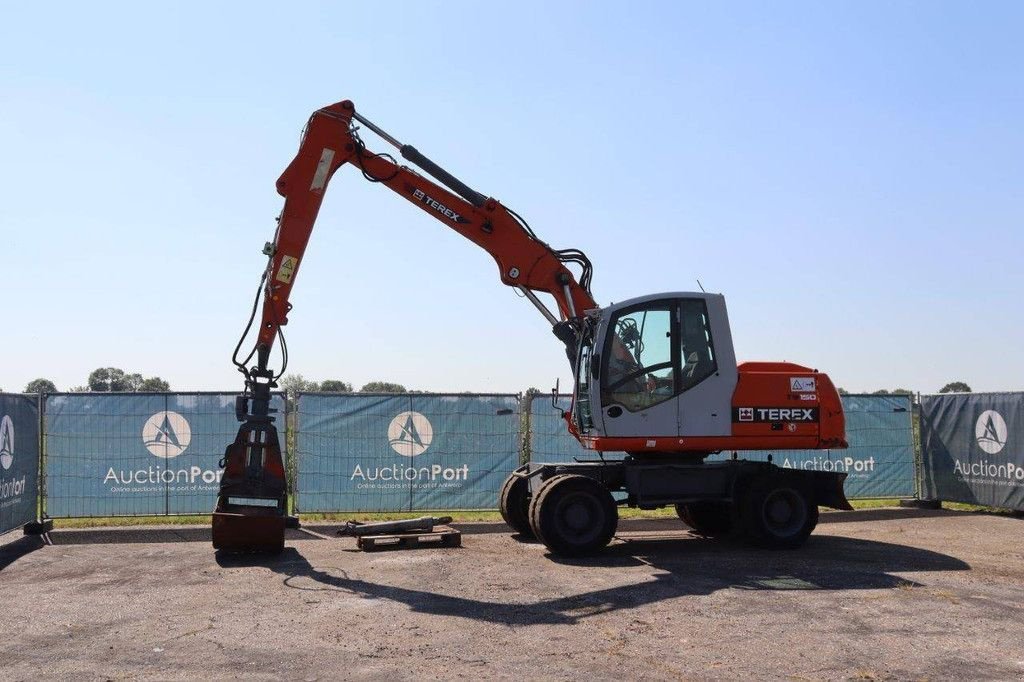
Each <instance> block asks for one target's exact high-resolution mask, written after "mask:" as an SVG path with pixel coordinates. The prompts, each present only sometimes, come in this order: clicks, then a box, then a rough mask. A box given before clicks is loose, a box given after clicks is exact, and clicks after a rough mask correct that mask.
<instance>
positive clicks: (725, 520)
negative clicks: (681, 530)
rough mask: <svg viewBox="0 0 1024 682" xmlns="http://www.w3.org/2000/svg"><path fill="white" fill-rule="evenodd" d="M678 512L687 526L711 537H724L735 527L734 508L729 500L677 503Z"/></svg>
mask: <svg viewBox="0 0 1024 682" xmlns="http://www.w3.org/2000/svg"><path fill="white" fill-rule="evenodd" d="M676 514H678V515H679V518H680V519H682V521H683V523H685V524H686V525H687V526H689V527H690V528H692V529H693V530H694V531H696V532H697V533H698V534H700V535H704V536H706V537H709V538H719V537H724V536H726V535H729V534H731V533H732V531H733V529H734V528H735V523H734V522H733V508H732V505H731V504H729V503H728V502H720V501H718V500H706V501H704V502H691V503H689V504H677V505H676Z"/></svg>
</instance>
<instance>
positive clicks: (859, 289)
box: [0, 2, 1024, 392]
mask: <svg viewBox="0 0 1024 682" xmlns="http://www.w3.org/2000/svg"><path fill="white" fill-rule="evenodd" d="M3 16H4V21H3V24H2V26H0V149H2V150H3V159H4V162H3V163H2V164H0V188H2V189H0V196H2V199H3V200H2V202H0V262H2V263H3V267H2V272H3V291H4V296H3V299H4V315H3V317H4V320H5V325H4V334H3V337H2V341H0V386H2V387H3V388H4V389H6V390H20V389H21V388H22V387H23V386H24V384H25V383H26V382H27V381H29V380H30V379H33V378H35V377H37V376H45V377H49V378H51V379H52V380H54V381H55V382H56V383H57V385H58V387H60V388H62V389H64V388H69V387H71V386H74V385H76V384H82V383H84V381H85V378H86V376H87V375H88V373H89V371H91V370H92V369H94V368H95V367H99V366H109V365H113V366H118V367H122V368H124V369H126V370H128V371H138V372H141V373H143V374H144V375H147V376H148V375H153V374H156V375H160V376H163V377H164V378H166V379H168V380H169V381H170V382H171V385H172V386H173V387H174V388H176V389H226V390H234V389H236V388H240V385H241V381H240V377H239V376H238V374H237V373H236V372H235V371H234V369H233V367H232V365H231V364H230V362H229V355H230V351H231V350H232V348H233V347H234V343H235V341H236V338H237V335H238V333H239V332H240V331H241V328H242V326H243V324H244V322H245V318H246V315H247V313H248V307H249V305H250V301H251V295H252V293H253V291H254V287H255V285H256V282H257V280H258V277H259V273H260V271H261V268H262V267H263V264H264V257H263V256H262V255H261V253H260V251H261V249H262V246H263V243H264V242H265V241H266V240H268V239H270V238H271V236H272V234H273V229H274V221H273V219H274V216H275V215H276V214H277V212H278V211H279V209H280V206H281V200H280V198H279V197H278V196H277V194H276V192H275V191H274V182H275V180H276V179H277V177H278V175H279V174H280V172H281V171H282V170H283V169H284V168H285V166H286V165H287V164H288V162H289V161H290V160H291V158H292V156H293V155H294V153H295V150H296V148H297V144H298V139H299V132H300V130H301V128H302V126H303V124H304V123H305V121H306V119H307V117H308V116H309V114H310V112H311V111H313V110H314V109H316V108H318V107H319V106H322V105H326V104H329V103H331V102H334V101H338V100H342V99H352V100H353V101H354V102H355V103H356V106H357V108H358V109H359V110H360V111H361V112H362V113H364V114H365V115H366V116H368V117H369V118H370V119H371V120H373V121H375V122H376V123H378V124H379V125H381V126H382V127H384V128H385V129H386V130H388V131H389V132H391V133H392V134H394V135H395V136H397V137H398V138H399V139H401V140H402V141H404V142H408V143H411V144H414V145H416V146H417V147H418V148H419V149H420V150H421V151H422V152H424V153H425V154H427V155H428V156H430V157H432V158H433V159H434V160H435V161H438V162H439V163H441V165H443V166H445V167H446V168H448V169H449V170H450V171H452V172H453V173H454V174H455V175H456V176H458V177H460V178H462V179H463V180H465V181H466V182H467V183H468V184H470V185H471V186H473V187H474V188H476V189H478V190H479V191H481V192H483V193H485V194H488V195H491V196H494V197H496V198H498V199H500V200H501V201H503V202H504V203H506V204H507V205H509V206H511V207H512V208H514V209H515V210H516V211H518V212H519V213H520V214H521V215H523V216H524V217H525V218H526V219H527V220H528V221H529V222H530V223H531V225H532V226H533V228H534V229H535V230H536V231H537V232H538V233H539V234H540V235H541V236H542V237H543V238H544V239H546V240H547V241H549V242H550V243H551V244H552V245H554V246H555V247H558V248H565V247H578V248H581V249H583V250H584V251H586V252H587V253H588V255H589V256H590V258H591V259H592V261H593V262H594V266H595V275H594V284H593V290H594V294H595V297H596V298H597V299H598V301H599V302H602V303H606V302H609V301H620V300H623V299H626V298H630V297H633V296H637V295H641V294H645V293H652V292H656V291H678V290H693V289H695V288H696V280H697V279H698V278H699V279H700V281H701V282H702V284H703V285H704V287H705V288H706V289H708V290H709V291H712V290H713V291H721V292H723V293H724V294H725V295H726V299H727V301H728V303H729V310H730V317H731V322H732V327H733V336H734V340H735V343H736V351H737V356H738V357H739V358H741V359H763V360H790V361H795V362H801V363H804V364H808V365H811V366H812V367H815V368H818V369H821V370H823V371H827V372H828V373H829V374H830V375H831V376H832V377H833V379H834V380H835V381H836V382H837V383H838V384H839V385H841V386H844V387H846V388H847V389H849V390H851V391H858V390H874V389H876V388H883V387H884V388H894V387H897V386H899V387H906V388H911V389H914V390H919V391H922V392H928V391H934V390H936V389H938V388H939V387H941V386H942V385H943V384H944V383H946V382H947V381H951V380H963V381H966V382H968V383H969V384H970V385H971V386H972V387H974V389H975V390H1012V389H1021V388H1022V380H1024V360H1022V359H1021V352H1020V349H1021V348H1022V347H1024V323H1022V321H1021V314H1020V311H1021V304H1020V298H1021V294H1022V293H1024V275H1022V274H1021V267H1020V262H1021V253H1022V250H1024V249H1022V247H1024V237H1022V229H1021V228H1022V222H1024V182H1022V180H1024V123H1022V122H1024V75H1022V74H1024V47H1022V43H1021V40H1020V36H1021V34H1022V30H1024V6H1022V5H1020V4H1019V3H997V2H991V3H984V4H981V5H977V4H971V3H959V4H955V3H938V2H919V3H910V2H900V3H853V2H849V3H839V2H834V3H781V4H780V3H763V4H761V3H755V4H747V3H733V4H712V5H711V6H708V4H707V3H701V4H697V3H675V2H664V3H647V2H637V3H630V4H629V5H628V6H627V5H623V4H622V3H530V2H517V3H504V4H498V3H463V2H419V3H391V4H383V3H359V4H348V3H340V2H339V3H329V4H326V3H325V4H314V3H253V2H249V3H234V4H231V3H187V2H183V3H165V4H162V5H157V4H155V3H89V4H84V3H67V4H64V5H61V4H39V3H5V5H4V10H3ZM366 139H367V142H368V144H369V146H370V147H371V148H372V149H378V150H380V151H384V148H383V143H382V142H380V141H378V140H377V139H376V138H373V137H370V136H367V137H366ZM292 301H293V303H294V305H295V309H294V311H293V312H292V314H291V316H290V324H289V325H288V327H287V328H286V332H287V336H288V342H289V348H290V351H291V364H290V366H289V371H290V372H297V373H302V374H304V375H305V376H307V377H309V378H316V379H323V378H338V379H343V380H346V381H350V382H353V383H355V384H356V385H357V386H358V385H361V384H362V383H365V382H366V381H370V380H374V379H382V380H391V381H397V382H400V383H403V384H405V385H406V386H409V387H412V388H418V389H423V390H450V391H463V390H472V391H511V392H515V391H520V390H523V389H525V388H527V387H528V386H538V387H541V388H543V389H546V388H548V387H550V386H551V385H552V384H553V382H554V379H555V377H561V378H562V383H563V386H564V385H565V384H566V382H567V380H568V377H569V371H568V367H567V365H566V363H565V358H564V354H563V353H562V350H561V348H560V346H559V344H558V342H557V341H556V340H555V339H554V337H552V336H551V334H550V331H549V330H548V327H547V325H546V323H545V322H544V320H543V319H542V318H541V317H540V316H539V315H537V313H536V311H534V310H533V309H532V307H531V306H530V305H529V304H528V303H527V302H525V301H523V300H520V299H518V298H517V297H516V296H515V294H514V293H513V291H512V290H510V289H507V288H505V287H503V286H502V285H501V284H500V283H499V281H498V277H497V273H496V271H495V267H494V263H493V261H492V260H491V259H490V258H489V257H488V256H487V255H486V254H485V253H483V252H480V251H478V250H477V249H476V247H474V246H473V245H471V244H469V243H468V242H464V241H463V240H462V239H461V238H460V237H458V236H457V235H455V234H454V233H451V232H446V229H445V228H444V226H443V225H442V224H441V223H439V222H436V221H432V220H430V219H429V218H428V217H426V216H424V215H423V214H422V213H421V212H419V211H417V210H416V209H415V208H414V207H412V206H410V205H408V204H407V203H406V202H404V201H401V200H400V199H398V198H397V197H396V196H395V195H392V194H391V193H390V192H388V191H387V190H385V189H383V188H382V187H380V186H375V185H371V184H370V183H367V182H365V181H364V180H363V179H362V177H361V176H360V175H359V173H358V172H353V171H352V169H343V170H342V171H340V172H339V173H338V175H336V176H335V178H334V180H333V182H332V184H331V187H330V189H329V192H328V197H327V199H326V200H325V202H324V207H323V210H322V211H321V214H320V218H319V221H318V223H317V228H316V230H315V232H314V234H313V238H312V240H311V242H310V246H309V250H308V251H307V257H306V259H305V260H304V262H303V267H302V271H301V273H300V275H299V277H298V279H297V284H296V287H295V290H294V292H293V299H292Z"/></svg>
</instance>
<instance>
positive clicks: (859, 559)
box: [217, 536, 970, 625]
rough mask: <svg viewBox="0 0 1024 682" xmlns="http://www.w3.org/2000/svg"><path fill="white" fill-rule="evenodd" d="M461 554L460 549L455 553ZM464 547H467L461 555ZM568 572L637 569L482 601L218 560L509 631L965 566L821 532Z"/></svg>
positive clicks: (645, 547)
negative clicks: (678, 602)
mask: <svg viewBox="0 0 1024 682" xmlns="http://www.w3.org/2000/svg"><path fill="white" fill-rule="evenodd" d="M461 551H467V550H466V549H463V550H461ZM469 551H472V550H469ZM557 561H558V563H562V564H568V565H571V566H575V567H581V568H583V567H588V566H590V567H622V568H629V567H633V568H636V567H641V566H643V565H646V566H648V567H650V568H653V569H654V572H653V575H652V573H651V571H650V570H644V571H643V575H642V576H641V578H642V579H640V580H638V581H635V582H632V583H630V584H627V585H621V586H618V587H612V588H606V589H601V590H592V591H583V592H579V593H576V594H567V595H564V596H560V597H557V598H552V599H542V600H539V601H528V600H522V599H519V600H517V599H516V598H515V592H514V591H513V590H512V588H510V589H509V590H507V591H505V590H502V591H498V592H496V594H508V595H510V600H509V601H488V600H480V599H471V598H467V597H459V596H452V595H450V594H442V593H439V592H432V591H428V590H421V589H414V588H410V587H401V586H396V585H383V584H379V583H374V582H370V581H367V580H363V579H361V578H358V577H350V576H349V575H348V574H347V572H346V571H345V570H343V569H338V568H334V567H330V568H326V567H325V568H318V567H315V566H313V565H312V564H310V563H309V561H308V560H307V559H306V558H305V557H304V556H303V555H302V554H301V553H300V552H299V551H297V550H296V549H295V548H293V547H288V548H286V549H285V551H284V552H283V553H282V554H281V555H279V556H276V557H273V558H271V557H257V556H253V557H245V556H238V555H223V556H221V555H218V557H217V562H218V564H220V565H221V566H224V567H243V566H262V567H266V568H269V569H271V570H273V571H275V572H276V573H278V574H280V575H282V576H283V577H284V580H283V582H284V584H285V585H286V586H288V587H290V588H293V589H299V590H316V591H321V590H328V591H330V590H339V591H343V592H347V593H350V594H355V595H359V596H361V597H364V598H366V599H385V600H389V601H394V602H399V603H402V604H406V605H407V606H408V607H409V608H411V609H413V610H414V611H417V612H420V613H426V614H431V615H437V616H456V617H461V618H467V619H470V620H478V621H485V622H490V623H499V624H511V625H550V624H572V623H577V622H580V621H582V620H585V619H586V618H588V617H591V616H594V615H597V614H601V613H607V612H611V611H616V610H619V609H629V608H636V607H640V606H644V605H647V604H652V603H656V602H660V601H663V600H667V599H674V598H678V597H686V596H699V595H707V594H711V593H713V592H715V591H717V590H721V589H726V588H730V587H732V588H740V589H751V590H851V589H887V588H895V587H912V586H916V585H918V583H915V582H913V581H911V580H907V579H906V578H902V577H899V576H896V575H892V573H893V572H916V571H962V570H969V569H970V566H969V565H968V564H966V563H965V562H963V561H960V560H959V559H956V558H954V557H950V556H947V555H944V554H940V553H938V552H932V551H929V550H923V549H918V548H914V547H905V546H901V545H895V544H889V543H883V542H875V541H871V540H859V539H853V538H844V537H829V536H819V537H813V538H812V540H811V541H809V542H808V543H807V545H805V547H803V548H802V549H800V550H797V551H791V552H766V551H757V550H750V549H745V548H743V547H740V546H737V545H732V544H728V543H721V542H716V541H711V540H704V539H698V538H692V537H691V538H675V539H665V540H661V539H659V540H646V539H640V540H631V541H626V542H622V543H617V544H615V545H613V546H611V547H609V548H607V549H606V550H605V552H603V553H602V554H601V555H599V556H596V557H592V558H589V559H579V560H573V561H567V560H557ZM652 578H653V579H652Z"/></svg>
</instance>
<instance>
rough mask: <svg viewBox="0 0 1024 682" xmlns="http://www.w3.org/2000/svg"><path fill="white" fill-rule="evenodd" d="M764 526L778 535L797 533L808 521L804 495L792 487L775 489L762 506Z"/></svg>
mask: <svg viewBox="0 0 1024 682" xmlns="http://www.w3.org/2000/svg"><path fill="white" fill-rule="evenodd" d="M761 518H762V519H763V520H764V526H765V528H766V529H768V530H769V531H771V533H772V534H773V535H775V536H776V537H781V538H784V537H789V536H792V535H796V534H797V533H799V532H800V530H801V529H802V528H803V527H804V523H806V521H807V505H806V504H805V503H804V498H803V495H801V494H800V493H799V492H797V491H796V490H793V489H792V488H780V489H778V490H773V491H772V492H771V493H769V494H768V495H767V497H765V499H764V504H763V505H762V507H761Z"/></svg>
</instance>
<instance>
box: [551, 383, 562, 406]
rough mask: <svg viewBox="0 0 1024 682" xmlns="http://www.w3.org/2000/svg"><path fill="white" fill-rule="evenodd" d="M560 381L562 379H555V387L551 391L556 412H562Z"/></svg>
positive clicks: (552, 403) (552, 404)
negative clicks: (559, 401) (559, 399)
mask: <svg viewBox="0 0 1024 682" xmlns="http://www.w3.org/2000/svg"><path fill="white" fill-rule="evenodd" d="M559 381H560V379H555V387H554V388H553V389H551V407H553V408H555V409H556V410H558V411H559V412H561V411H562V408H560V407H559V406H558V384H559Z"/></svg>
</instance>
